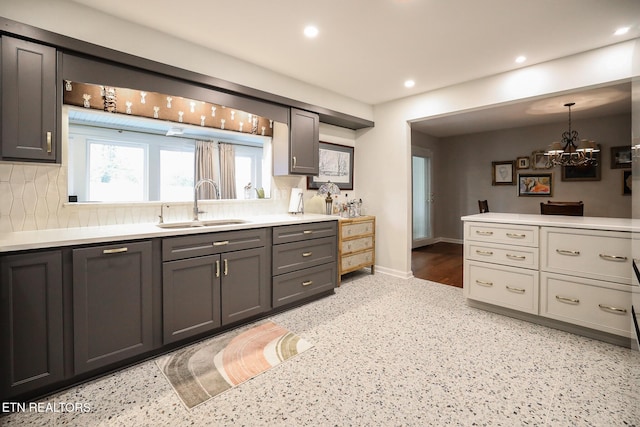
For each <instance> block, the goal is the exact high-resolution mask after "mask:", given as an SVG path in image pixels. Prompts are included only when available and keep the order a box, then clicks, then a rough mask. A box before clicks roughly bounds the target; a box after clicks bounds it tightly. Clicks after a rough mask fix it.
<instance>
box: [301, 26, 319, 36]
mask: <svg viewBox="0 0 640 427" xmlns="http://www.w3.org/2000/svg"><path fill="white" fill-rule="evenodd" d="M304 35H305V36H307V37H309V38H310V39H312V38H314V37H315V36H317V35H318V28H317V27H314V26H313V25H307V26H306V27H304Z"/></svg>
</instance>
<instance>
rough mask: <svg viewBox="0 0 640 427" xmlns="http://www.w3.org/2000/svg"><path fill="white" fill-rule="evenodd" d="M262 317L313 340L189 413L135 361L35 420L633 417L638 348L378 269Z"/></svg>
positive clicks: (539, 422)
mask: <svg viewBox="0 0 640 427" xmlns="http://www.w3.org/2000/svg"><path fill="white" fill-rule="evenodd" d="M272 319H273V320H274V321H275V322H277V323H279V324H280V325H282V326H284V327H286V328H288V329H289V330H291V331H292V332H295V333H297V334H299V335H300V336H302V337H303V338H305V339H307V340H308V341H310V342H311V343H312V344H313V345H314V348H312V349H311V350H309V351H306V352H305V353H302V354H301V355H299V356H297V357H295V358H293V359H291V360H288V361H287V362H285V363H283V364H281V365H279V366H277V367H275V368H274V369H271V370H270V371H267V372H266V373H264V374H262V375H260V376H258V377H256V378H254V379H252V380H250V381H248V382H247V383H245V384H242V385H241V386H239V387H236V388H235V389H232V390H230V391H227V392H225V393H223V394H222V395H219V396H217V397H215V398H213V399H211V400H210V401H208V402H207V403H205V404H202V405H200V406H198V407H196V408H194V409H193V410H192V411H187V410H186V409H185V408H184V407H183V406H182V404H181V403H180V401H179V400H178V398H177V396H176V395H175V394H174V392H173V390H172V389H171V387H170V386H169V384H168V383H167V381H166V380H165V378H164V377H163V376H162V374H161V373H160V372H159V370H158V368H157V367H156V365H155V363H154V362H152V361H150V362H145V363H141V364H139V365H137V366H134V367H131V368H129V369H126V370H124V371H121V372H119V373H116V374H113V375H109V376H106V377H103V378H101V379H98V380H94V381H92V382H89V383H86V384H83V385H81V386H79V387H76V388H73V389H70V390H67V391H64V392H62V393H59V394H57V395H53V396H50V397H49V398H47V399H45V400H43V401H42V402H43V403H45V402H51V403H54V404H59V403H60V402H73V403H87V404H89V406H90V409H91V410H90V412H84V413H83V412H72V413H20V414H12V415H10V416H8V417H4V418H0V424H2V425H10V426H14V425H16V426H17V425H41V426H54V425H55V426H59V425H74V426H183V425H194V426H240V425H242V426H428V425H433V426H443V425H463V426H471V425H479V426H518V425H527V426H606V427H609V426H630V425H638V426H640V354H639V353H638V352H633V351H631V350H628V349H625V348H621V347H616V346H614V345H610V344H606V343H602V342H599V341H594V340H591V339H587V338H583V337H579V336H576V335H572V334H569V333H565V332H561V331H558V330H554V329H549V328H546V327H543V326H538V325H533V324H530V323H527V322H523V321H519V320H516V319H511V318H508V317H503V316H500V315H497V314H493V313H488V312H485V311H481V310H478V309H473V308H470V307H467V306H466V304H465V303H464V299H463V297H462V289H459V288H454V287H450V286H445V285H440V284H435V283H432V282H427V281H424V280H420V279H411V280H400V279H394V278H391V277H389V276H384V275H381V274H378V275H375V276H370V275H368V274H361V275H355V276H352V277H351V278H350V279H348V280H347V281H345V282H343V285H342V286H341V287H340V288H338V289H337V291H336V295H334V296H331V297H327V298H324V299H322V300H320V301H316V302H314V303H311V304H308V305H306V306H304V307H301V308H297V309H294V310H291V311H288V312H286V313H282V314H278V315H276V316H273V317H272Z"/></svg>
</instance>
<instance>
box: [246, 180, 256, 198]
mask: <svg viewBox="0 0 640 427" xmlns="http://www.w3.org/2000/svg"><path fill="white" fill-rule="evenodd" d="M256 191H257V190H256ZM252 194H253V193H252V192H251V183H248V184H247V185H245V186H244V198H245V199H250V198H251V195H252Z"/></svg>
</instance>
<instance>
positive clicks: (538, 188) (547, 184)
mask: <svg viewBox="0 0 640 427" xmlns="http://www.w3.org/2000/svg"><path fill="white" fill-rule="evenodd" d="M518 196H519V197H520V196H543V197H552V196H553V174H552V173H550V172H549V173H521V174H518Z"/></svg>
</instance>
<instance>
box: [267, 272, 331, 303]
mask: <svg viewBox="0 0 640 427" xmlns="http://www.w3.org/2000/svg"><path fill="white" fill-rule="evenodd" d="M337 276H338V274H337V271H336V264H335V263H331V264H323V265H319V266H317V267H311V268H305V269H304V270H300V271H295V272H293V273H287V274H282V275H280V276H277V277H274V278H273V307H274V308H275V307H280V306H283V305H286V304H289V303H292V302H295V301H298V300H301V299H303V298H306V297H308V296H311V295H315V294H318V293H321V292H325V291H328V290H331V289H333V288H334V287H335V284H336V281H337Z"/></svg>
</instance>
